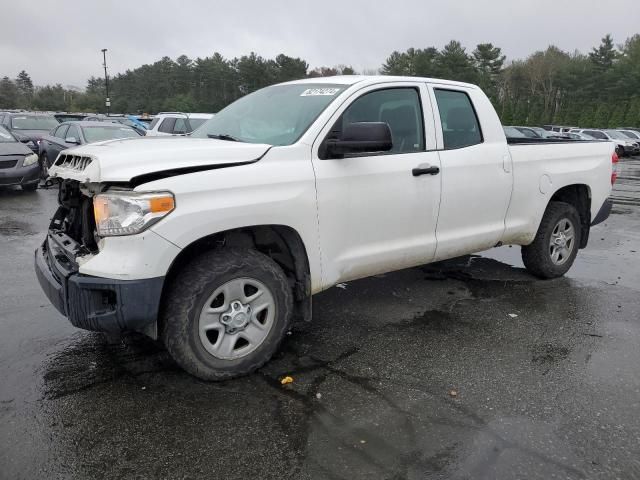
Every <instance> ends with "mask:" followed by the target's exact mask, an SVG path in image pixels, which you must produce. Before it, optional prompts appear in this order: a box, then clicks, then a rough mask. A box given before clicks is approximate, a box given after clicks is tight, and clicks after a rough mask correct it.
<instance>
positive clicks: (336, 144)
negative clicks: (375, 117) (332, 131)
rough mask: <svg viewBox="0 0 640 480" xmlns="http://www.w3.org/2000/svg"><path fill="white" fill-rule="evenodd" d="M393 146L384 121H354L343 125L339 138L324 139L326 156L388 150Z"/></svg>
mask: <svg viewBox="0 0 640 480" xmlns="http://www.w3.org/2000/svg"><path fill="white" fill-rule="evenodd" d="M392 148H393V140H392V137H391V129H390V128H389V125H388V124H387V123H384V122H356V123H349V124H347V125H345V127H344V128H343V130H342V135H340V138H339V139H330V140H327V141H326V153H327V158H341V157H342V156H344V155H352V154H358V153H377V152H388V151H389V150H391V149H392Z"/></svg>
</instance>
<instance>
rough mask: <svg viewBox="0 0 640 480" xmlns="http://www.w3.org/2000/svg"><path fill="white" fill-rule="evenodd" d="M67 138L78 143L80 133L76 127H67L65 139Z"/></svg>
mask: <svg viewBox="0 0 640 480" xmlns="http://www.w3.org/2000/svg"><path fill="white" fill-rule="evenodd" d="M69 137H73V138H75V139H76V140H77V141H78V142H79V141H80V132H78V127H76V126H75V125H70V126H69V131H68V132H67V136H66V138H69Z"/></svg>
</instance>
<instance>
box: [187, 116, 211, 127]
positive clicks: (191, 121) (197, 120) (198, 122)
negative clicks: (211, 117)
mask: <svg viewBox="0 0 640 480" xmlns="http://www.w3.org/2000/svg"><path fill="white" fill-rule="evenodd" d="M206 121H207V119H206V118H190V119H189V125H191V129H192V130H195V129H196V128H199V127H200V126H201V125H202V124H203V123H204V122H206Z"/></svg>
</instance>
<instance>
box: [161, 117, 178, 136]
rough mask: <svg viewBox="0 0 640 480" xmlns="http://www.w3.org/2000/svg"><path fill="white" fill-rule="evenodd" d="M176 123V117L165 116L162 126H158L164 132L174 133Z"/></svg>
mask: <svg viewBox="0 0 640 480" xmlns="http://www.w3.org/2000/svg"><path fill="white" fill-rule="evenodd" d="M175 124H176V119H175V118H165V119H164V120H163V121H162V123H161V124H160V126H159V127H158V131H159V132H162V133H173V126H174V125H175Z"/></svg>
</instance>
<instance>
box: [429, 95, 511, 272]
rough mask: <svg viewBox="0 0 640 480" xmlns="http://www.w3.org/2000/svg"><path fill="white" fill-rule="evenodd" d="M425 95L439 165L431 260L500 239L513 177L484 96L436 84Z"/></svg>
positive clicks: (499, 130)
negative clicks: (429, 105) (430, 107)
mask: <svg viewBox="0 0 640 480" xmlns="http://www.w3.org/2000/svg"><path fill="white" fill-rule="evenodd" d="M430 93H431V96H432V102H433V103H434V112H435V113H434V114H435V117H436V132H437V135H438V149H439V150H440V163H441V166H442V175H441V181H442V201H441V204H440V214H439V216H438V226H437V229H436V236H437V239H438V247H437V250H436V255H435V259H436V260H443V259H446V258H453V257H456V256H459V255H463V254H467V253H471V252H478V251H482V250H486V249H488V248H491V247H493V246H495V245H496V244H497V243H498V242H499V241H500V240H501V238H502V236H503V234H504V229H505V224H504V221H505V216H506V213H507V208H508V206H509V200H510V198H511V189H512V184H513V178H512V173H511V170H512V169H511V156H510V154H509V149H508V146H507V143H506V141H505V137H504V132H503V131H502V128H501V126H500V121H499V119H498V117H497V115H496V114H495V111H494V109H493V107H492V106H491V104H490V102H489V100H488V99H487V97H486V96H485V95H484V94H483V93H482V92H481V91H480V90H479V89H476V88H466V87H463V86H451V85H437V84H434V85H431V86H430ZM478 111H480V112H483V114H486V117H479V116H478V114H477V112H478ZM438 120H439V121H438ZM482 120H484V123H485V124H484V125H483V122H482Z"/></svg>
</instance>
